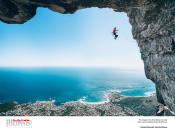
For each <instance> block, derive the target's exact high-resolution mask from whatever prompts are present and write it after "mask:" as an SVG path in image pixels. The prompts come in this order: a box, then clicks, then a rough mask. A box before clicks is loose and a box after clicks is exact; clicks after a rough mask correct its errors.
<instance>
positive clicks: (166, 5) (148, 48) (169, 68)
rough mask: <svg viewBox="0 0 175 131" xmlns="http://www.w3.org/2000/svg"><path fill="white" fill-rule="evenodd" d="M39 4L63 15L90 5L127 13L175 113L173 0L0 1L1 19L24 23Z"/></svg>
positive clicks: (150, 74) (162, 98) (148, 67)
mask: <svg viewBox="0 0 175 131" xmlns="http://www.w3.org/2000/svg"><path fill="white" fill-rule="evenodd" d="M37 7H45V8H49V9H51V10H53V11H56V12H59V13H64V14H67V13H74V12H75V11H77V10H79V9H83V8H90V7H99V8H112V9H113V10H114V11H116V12H125V13H127V15H128V17H129V20H130V23H131V25H132V33H133V37H134V39H136V40H137V42H138V46H139V47H140V52H141V55H142V59H143V61H144V65H145V74H146V76H147V78H148V79H151V80H152V81H153V82H154V83H155V84H156V91H157V98H158V101H159V102H160V103H162V104H165V105H166V106H167V107H168V108H169V109H170V110H171V111H174V112H175V41H174V40H175V1H174V0H0V20H1V21H3V22H6V23H11V24H13V23H17V24H18V23H24V22H26V21H28V20H29V19H31V18H32V17H33V16H34V15H35V14H36V9H37Z"/></svg>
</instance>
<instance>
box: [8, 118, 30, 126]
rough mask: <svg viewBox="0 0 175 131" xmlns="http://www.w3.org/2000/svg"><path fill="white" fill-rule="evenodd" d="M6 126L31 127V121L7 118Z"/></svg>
mask: <svg viewBox="0 0 175 131" xmlns="http://www.w3.org/2000/svg"><path fill="white" fill-rule="evenodd" d="M6 126H7V127H22V128H23V127H27V128H28V127H32V121H31V120H29V119H7V120H6Z"/></svg>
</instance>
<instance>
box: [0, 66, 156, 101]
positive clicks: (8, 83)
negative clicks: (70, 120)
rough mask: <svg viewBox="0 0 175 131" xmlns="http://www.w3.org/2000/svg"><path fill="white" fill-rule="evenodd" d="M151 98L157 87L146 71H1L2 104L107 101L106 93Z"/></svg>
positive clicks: (0, 97) (15, 69)
mask: <svg viewBox="0 0 175 131" xmlns="http://www.w3.org/2000/svg"><path fill="white" fill-rule="evenodd" d="M111 91H117V92H118V93H119V94H121V95H124V96H133V97H137V96H147V95H149V94H150V93H154V92H155V85H154V84H153V83H152V82H151V81H150V80H148V79H146V77H145V75H144V73H143V72H139V71H122V70H119V69H106V68H0V103H3V102H12V101H16V102H18V103H26V102H35V101H46V100H55V101H56V104H62V103H65V102H70V101H78V100H82V99H83V101H86V102H101V101H105V100H106V97H105V94H106V93H109V92H111Z"/></svg>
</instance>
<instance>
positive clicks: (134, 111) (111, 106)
mask: <svg viewBox="0 0 175 131" xmlns="http://www.w3.org/2000/svg"><path fill="white" fill-rule="evenodd" d="M5 105H6V104H4V105H2V104H0V116H154V115H155V112H156V106H157V105H158V103H157V100H156V96H154V95H153V96H149V97H148V96H147V97H125V96H121V95H119V94H118V93H116V92H112V93H109V94H108V99H107V100H106V101H102V102H86V101H83V99H82V100H79V101H72V102H66V103H64V104H62V105H59V106H57V105H55V101H54V100H50V101H36V102H34V103H24V104H17V103H16V104H12V106H11V107H9V108H8V109H7V110H3V111H2V110H1V108H2V106H5Z"/></svg>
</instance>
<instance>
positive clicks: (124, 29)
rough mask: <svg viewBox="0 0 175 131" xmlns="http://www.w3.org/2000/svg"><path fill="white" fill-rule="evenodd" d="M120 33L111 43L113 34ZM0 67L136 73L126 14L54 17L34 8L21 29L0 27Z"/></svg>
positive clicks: (86, 11)
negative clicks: (118, 70)
mask: <svg viewBox="0 0 175 131" xmlns="http://www.w3.org/2000/svg"><path fill="white" fill-rule="evenodd" d="M114 26H116V27H117V28H118V29H119V37H118V39H117V40H114V39H113V36H112V33H111V32H112V29H113V27H114ZM0 29H1V40H0V66H5V67H7V66H14V67H33V66H42V67H43V66H44V67H45V66H46V67H47V66H78V67H79V66H83V67H84V66H85V67H86V66H88V67H89V66H90V67H91V66H92V67H94V66H95V67H99V66H100V67H117V68H123V69H141V70H143V62H142V60H141V57H140V53H139V48H138V47H137V43H136V41H135V40H133V37H132V34H131V25H130V24H129V20H128V18H127V15H126V14H125V13H116V12H114V11H112V10H111V9H98V8H90V9H83V10H80V11H77V12H76V13H74V14H71V15H70V14H66V15H63V14H59V13H55V12H52V11H50V10H48V9H43V8H39V9H38V10H37V15H36V16H35V17H34V18H33V19H32V20H30V21H28V22H27V23H25V24H23V25H15V24H14V25H8V24H5V23H2V22H1V23H0Z"/></svg>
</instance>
